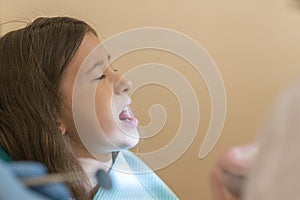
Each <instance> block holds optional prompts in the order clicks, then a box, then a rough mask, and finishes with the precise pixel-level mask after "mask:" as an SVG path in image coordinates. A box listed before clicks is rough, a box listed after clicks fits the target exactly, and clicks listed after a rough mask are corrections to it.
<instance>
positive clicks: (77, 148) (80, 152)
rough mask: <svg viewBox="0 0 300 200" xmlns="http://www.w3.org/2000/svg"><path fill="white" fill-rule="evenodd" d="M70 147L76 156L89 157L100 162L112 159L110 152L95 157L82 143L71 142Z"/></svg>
mask: <svg viewBox="0 0 300 200" xmlns="http://www.w3.org/2000/svg"><path fill="white" fill-rule="evenodd" d="M71 147H72V149H73V151H74V153H75V155H76V157H77V158H91V159H96V160H99V161H102V162H108V161H110V160H111V159H112V153H106V154H100V155H97V157H95V156H94V155H92V154H91V153H90V152H89V151H88V150H87V149H86V148H85V147H84V146H83V145H82V144H80V145H78V144H74V143H72V142H71Z"/></svg>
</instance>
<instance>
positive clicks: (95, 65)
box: [86, 54, 111, 74]
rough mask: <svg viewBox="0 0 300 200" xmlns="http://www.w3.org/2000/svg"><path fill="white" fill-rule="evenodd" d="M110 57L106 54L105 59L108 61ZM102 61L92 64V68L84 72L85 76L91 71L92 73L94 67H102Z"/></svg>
mask: <svg viewBox="0 0 300 200" xmlns="http://www.w3.org/2000/svg"><path fill="white" fill-rule="evenodd" d="M110 58H111V56H110V55H109V54H108V55H107V59H108V60H110ZM103 63H104V60H100V61H98V62H96V63H94V64H93V66H92V67H91V68H90V69H89V70H88V71H87V72H86V73H87V74H89V73H90V72H91V71H93V70H94V69H95V68H96V67H98V66H101V65H103Z"/></svg>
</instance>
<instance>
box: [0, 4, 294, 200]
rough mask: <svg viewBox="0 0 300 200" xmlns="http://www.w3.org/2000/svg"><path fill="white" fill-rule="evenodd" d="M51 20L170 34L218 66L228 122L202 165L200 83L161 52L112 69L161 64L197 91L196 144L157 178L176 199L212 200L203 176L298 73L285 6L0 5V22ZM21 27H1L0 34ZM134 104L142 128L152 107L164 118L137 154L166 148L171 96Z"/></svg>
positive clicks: (159, 91) (174, 107) (174, 104)
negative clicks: (156, 29)
mask: <svg viewBox="0 0 300 200" xmlns="http://www.w3.org/2000/svg"><path fill="white" fill-rule="evenodd" d="M56 15H69V16H73V17H77V18H80V19H83V20H86V21H87V22H89V23H90V24H92V26H94V27H95V28H96V29H97V30H98V31H99V32H100V33H101V35H102V36H103V37H104V38H106V37H109V36H112V35H114V34H117V33H119V32H121V31H125V30H128V29H131V28H137V27H147V26H155V27H164V28H170V29H174V30H177V31H180V32H182V33H184V34H187V35H189V36H190V37H192V38H194V39H195V40H196V41H197V42H199V43H200V44H201V45H202V46H203V47H204V48H205V49H206V50H207V51H208V53H209V54H210V56H211V57H212V58H213V60H214V61H215V63H216V64H217V65H218V67H219V70H220V73H221V75H222V77H223V80H224V84H225V87H226V93H227V116H226V121H225V126H224V129H223V132H222V135H221V137H220V139H219V141H218V143H217V144H216V146H215V148H214V149H213V151H212V152H211V153H210V154H209V155H208V156H207V157H205V158H204V159H202V160H200V159H198V152H199V148H200V146H201V144H202V141H203V137H204V135H205V133H206V130H207V127H208V124H209V119H210V111H211V110H210V109H211V107H210V98H209V94H208V92H207V89H206V86H205V84H204V82H203V79H202V78H201V77H199V76H197V75H195V72H194V71H193V70H191V69H192V67H191V66H190V65H189V64H188V63H186V62H185V61H183V60H182V59H180V58H179V57H177V56H174V55H172V54H169V53H166V52H160V51H154V50H144V51H137V52H134V53H130V54H128V55H125V56H123V57H122V58H120V59H119V60H118V61H116V63H115V67H117V68H118V69H119V70H120V71H121V72H126V71H127V70H129V69H130V68H132V67H134V66H136V65H139V64H143V63H148V62H157V63H163V64H167V65H169V66H171V67H174V68H175V69H177V70H179V71H180V72H181V73H182V74H183V75H184V76H185V77H186V78H187V79H188V80H189V81H190V83H191V85H192V86H193V88H194V89H195V90H196V91H197V96H198V101H199V106H200V110H201V119H200V128H199V130H198V134H197V137H196V138H195V140H194V142H193V144H192V145H191V146H190V147H189V149H188V150H187V151H186V152H185V153H184V154H183V156H182V157H181V158H180V159H178V160H177V161H176V162H175V163H173V164H172V165H170V166H168V167H166V168H164V169H162V170H159V171H157V173H158V174H159V175H160V176H161V177H162V179H163V180H165V182H166V183H167V184H168V185H169V186H170V187H171V188H172V189H173V190H174V192H175V193H176V194H177V195H178V196H179V197H180V199H205V200H209V199H211V195H210V190H209V185H208V174H209V172H210V170H211V168H212V166H213V165H214V161H215V159H216V157H217V155H218V154H220V152H221V151H223V150H225V149H227V148H229V147H230V146H233V145H237V144H244V143H247V142H251V141H252V140H254V139H255V138H256V136H257V133H258V132H259V130H260V127H261V125H262V122H263V120H264V119H265V117H266V114H267V113H268V111H269V110H270V108H271V105H272V103H273V102H274V98H275V97H276V96H277V95H278V93H279V92H280V91H281V90H282V89H284V88H285V87H286V86H287V85H289V84H290V83H291V82H292V81H294V80H296V79H297V77H299V73H300V58H299V52H300V28H299V27H300V10H297V9H296V7H293V6H292V2H291V1H288V0H251V1H240V0H228V1H221V0H219V1H216V0H186V1H183V0H172V1H171V0H152V1H140V0H129V1H116V0H111V1H102V0H85V1H82V0H64V1H60V0H52V1H41V0H26V1H23V0H0V20H1V23H5V22H9V21H11V20H13V21H16V20H20V21H24V20H25V21H26V20H31V19H34V18H36V17H37V16H56ZM23 25H24V24H23V23H18V22H14V23H9V24H6V25H2V26H1V33H2V34H3V33H5V32H6V31H9V30H12V29H14V28H16V27H21V26H23ZM133 101H134V103H133V108H134V110H135V113H136V115H137V116H138V118H139V119H140V121H141V124H142V125H146V124H147V123H149V119H150V118H149V116H148V112H147V111H148V109H149V107H150V106H151V105H153V104H161V105H163V106H164V107H165V109H166V111H167V113H168V116H167V121H166V124H165V126H164V128H163V130H161V132H160V133H159V134H158V135H157V136H155V137H153V138H151V139H149V140H144V141H142V142H141V143H140V145H139V146H138V151H139V152H147V151H152V150H155V149H159V148H160V147H162V146H164V145H166V144H168V142H169V141H170V139H171V138H172V137H173V136H174V133H175V132H176V130H177V128H178V124H179V122H180V118H179V116H180V114H179V107H178V105H179V104H178V101H177V100H176V98H175V96H174V95H173V94H172V93H170V91H168V90H166V89H165V88H163V87H160V86H158V85H149V86H146V87H143V88H140V90H138V91H137V92H136V93H134V95H133ZM135 150H137V149H135Z"/></svg>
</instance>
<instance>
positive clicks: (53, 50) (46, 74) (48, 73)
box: [0, 17, 96, 199]
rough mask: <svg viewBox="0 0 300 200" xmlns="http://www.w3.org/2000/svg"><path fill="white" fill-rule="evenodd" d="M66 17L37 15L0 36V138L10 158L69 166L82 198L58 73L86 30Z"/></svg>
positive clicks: (83, 181)
mask: <svg viewBox="0 0 300 200" xmlns="http://www.w3.org/2000/svg"><path fill="white" fill-rule="evenodd" d="M89 31H91V32H93V33H94V34H96V33H95V31H94V30H93V29H92V28H91V27H90V26H89V25H88V24H86V23H85V22H83V21H80V20H76V19H73V18H69V17H53V18H38V19H36V20H35V21H34V22H32V23H31V24H29V25H28V26H26V27H25V28H22V29H19V30H16V31H12V32H9V33H7V34H6V35H4V36H3V37H1V38H0V144H1V145H2V146H3V147H4V148H5V149H6V150H7V151H8V153H9V155H10V156H11V157H12V158H13V159H14V160H33V161H39V162H41V163H43V164H45V165H46V166H47V167H48V169H49V171H50V172H58V173H66V172H75V173H74V174H75V176H76V177H75V179H76V181H74V182H70V183H68V185H69V187H70V188H71V191H72V193H73V195H74V198H75V199H87V196H88V190H87V187H88V181H87V178H86V175H85V174H84V173H83V170H82V168H81V166H80V164H79V162H78V160H77V158H76V156H75V155H74V153H73V152H72V149H71V147H70V144H69V142H68V139H67V138H66V137H65V136H63V135H62V133H61V132H60V130H59V127H58V125H57V119H58V117H59V115H60V113H61V112H62V102H63V99H62V96H63V95H61V93H60V89H59V87H60V83H61V79H62V77H63V73H64V71H65V70H66V68H67V66H68V64H69V63H70V61H71V59H72V58H73V56H74V54H75V52H76V51H77V49H78V47H79V45H80V44H81V42H82V40H83V37H84V36H85V34H86V33H87V32H89Z"/></svg>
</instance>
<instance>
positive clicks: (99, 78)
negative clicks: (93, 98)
mask: <svg viewBox="0 0 300 200" xmlns="http://www.w3.org/2000/svg"><path fill="white" fill-rule="evenodd" d="M113 71H114V72H117V71H118V69H116V68H114V69H113ZM105 77H106V75H105V74H103V75H102V76H100V77H98V78H96V80H102V79H104V78H105Z"/></svg>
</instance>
